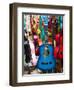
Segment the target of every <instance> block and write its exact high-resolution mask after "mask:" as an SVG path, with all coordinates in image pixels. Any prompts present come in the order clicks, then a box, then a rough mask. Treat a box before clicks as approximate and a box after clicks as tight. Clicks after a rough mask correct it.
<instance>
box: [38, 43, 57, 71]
mask: <svg viewBox="0 0 74 90" xmlns="http://www.w3.org/2000/svg"><path fill="white" fill-rule="evenodd" d="M39 51H40V56H39V58H38V62H37V68H38V69H40V70H42V71H48V70H53V69H55V67H56V60H55V58H54V56H53V46H52V45H50V44H47V45H46V44H43V45H41V46H40V47H39Z"/></svg>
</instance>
